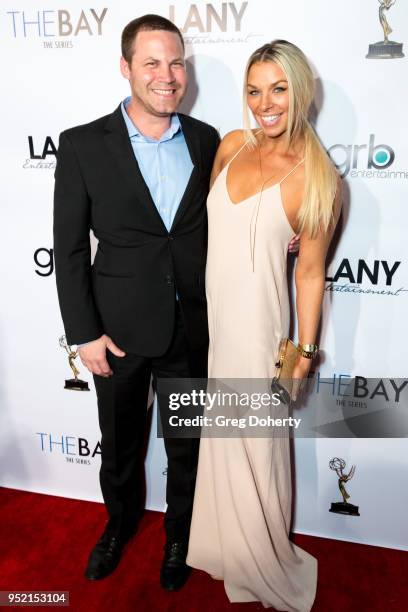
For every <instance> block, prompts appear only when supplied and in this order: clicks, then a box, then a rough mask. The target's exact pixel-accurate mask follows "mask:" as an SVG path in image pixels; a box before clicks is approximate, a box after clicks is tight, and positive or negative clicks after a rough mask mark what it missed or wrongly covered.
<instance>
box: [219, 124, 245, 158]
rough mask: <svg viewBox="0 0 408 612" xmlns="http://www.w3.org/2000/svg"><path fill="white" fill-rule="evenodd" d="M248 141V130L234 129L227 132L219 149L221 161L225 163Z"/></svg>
mask: <svg viewBox="0 0 408 612" xmlns="http://www.w3.org/2000/svg"><path fill="white" fill-rule="evenodd" d="M247 141H248V135H247V132H246V130H232V131H231V132H228V133H227V134H225V136H224V137H223V139H222V140H221V144H220V146H219V149H218V154H219V158H220V162H221V163H222V164H223V165H225V164H227V163H228V162H229V161H230V159H231V158H232V157H233V156H234V155H235V153H237V152H238V151H239V149H240V148H241V147H242V146H243V145H244V144H245V142H247Z"/></svg>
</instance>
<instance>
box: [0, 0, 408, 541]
mask: <svg viewBox="0 0 408 612" xmlns="http://www.w3.org/2000/svg"><path fill="white" fill-rule="evenodd" d="M384 4H385V3H384ZM91 7H92V8H91ZM379 8H380V4H379V3H378V0H359V2H343V1H341V0H332V1H331V2H328V1H327V0H312V1H311V2H303V1H302V0H285V2H280V1H278V0H271V1H270V2H267V3H265V2H262V1H261V0H248V1H247V2H240V1H237V2H218V1H214V2H212V3H207V2H201V1H199V2H196V3H195V4H191V3H189V2H185V1H184V0H177V2H175V1H174V2H173V3H172V4H170V3H169V4H168V3H167V2H165V1H162V0H150V1H149V2H147V1H144V0H140V1H139V2H137V3H131V2H126V1H124V0H115V2H112V1H110V2H102V3H98V4H92V5H87V3H86V2H84V1H83V0H81V1H79V0H68V1H67V2H64V3H60V4H59V3H58V2H53V3H48V4H44V3H41V2H40V1H39V0H19V2H16V1H10V2H3V3H2V6H1V9H0V40H1V43H0V44H1V59H0V61H1V74H2V85H3V95H2V101H1V103H2V107H3V109H2V117H3V121H2V128H1V139H0V147H1V149H2V168H3V176H2V181H1V186H0V189H1V205H2V208H3V213H4V214H3V224H2V227H3V234H2V240H1V250H2V256H1V257H2V262H3V267H2V272H1V276H2V289H3V290H2V300H1V311H2V316H1V323H0V346H1V350H0V364H1V367H0V372H1V377H0V385H1V387H0V389H1V391H0V402H1V405H0V484H1V485H3V486H6V487H13V488H17V489H23V490H28V491H38V492H44V493H50V494H55V495H61V496H66V497H72V498H79V499H87V500H100V499H101V496H100V492H99V484H98V470H99V465H100V449H99V429H98V423H97V409H96V398H95V392H94V389H93V383H92V379H91V376H90V375H89V373H88V372H86V371H85V370H84V368H83V367H80V369H81V377H82V378H86V379H87V380H88V381H90V386H91V392H90V393H78V392H75V393H74V392H70V391H66V390H64V389H63V386H64V380H65V379H66V378H70V377H71V371H70V369H69V367H68V361H67V355H66V353H65V352H64V351H63V349H61V348H60V347H59V343H58V339H59V337H60V336H61V335H62V333H63V327H62V322H61V319H60V314H59V308H58V302H57V295H56V289H55V275H54V270H53V252H52V194H53V174H54V167H55V153H56V147H57V144H58V135H59V133H60V132H61V131H62V130H63V129H66V128H68V127H71V126H73V125H76V124H80V123H86V122H88V121H91V120H92V119H94V118H96V117H98V116H102V115H105V114H107V113H109V112H111V111H113V110H114V109H115V107H116V106H117V105H118V104H119V102H120V101H121V100H122V99H123V98H124V97H126V95H128V83H127V82H126V81H125V80H124V79H123V78H122V77H121V75H120V72H119V57H120V34H121V31H122V29H123V27H124V25H125V24H126V23H127V22H128V21H130V20H131V19H133V18H135V17H137V16H140V15H142V14H143V13H147V12H150V13H151V12H156V13H158V14H161V15H163V16H166V17H169V18H170V19H172V20H173V21H174V22H175V23H176V24H177V25H178V26H179V27H180V28H181V30H182V32H183V34H184V36H185V39H186V43H187V58H188V64H189V73H190V89H189V94H188V96H187V99H186V100H185V101H184V103H183V110H184V111H185V112H186V111H187V112H189V113H191V114H192V115H193V116H195V117H197V118H199V119H202V120H204V121H207V122H208V123H211V124H212V125H214V126H216V127H217V128H218V129H219V130H220V133H221V134H224V133H225V132H227V131H229V130H231V129H233V128H237V127H241V125H242V124H241V90H242V76H243V71H244V66H245V63H246V60H247V58H248V56H249V55H250V53H251V52H252V51H253V50H254V49H255V48H257V47H258V46H260V45H261V44H263V43H265V42H267V41H269V40H272V39H274V38H285V39H287V40H290V41H292V42H294V43H296V44H297V45H298V46H300V47H301V48H302V49H303V50H304V52H305V53H306V55H307V56H308V58H309V59H310V61H311V64H312V66H313V69H314V72H315V76H316V80H317V98H316V108H315V116H316V126H317V130H318V133H319V135H320V137H321V139H322V141H323V143H324V145H325V146H326V148H327V149H328V150H329V151H330V153H331V155H332V157H333V159H334V160H335V161H336V163H337V164H338V165H339V166H340V168H341V170H342V172H343V175H344V177H345V182H346V189H345V205H344V215H343V227H344V229H343V231H342V233H341V236H340V239H339V241H338V244H337V248H336V250H335V253H334V256H333V257H332V258H331V259H330V262H329V265H328V270H327V283H326V293H325V302H324V316H323V325H322V333H321V345H322V346H323V347H324V359H323V362H322V364H321V367H320V375H321V376H322V377H325V378H326V379H330V380H331V382H332V383H333V384H332V389H333V391H332V394H333V396H339V401H344V400H343V399H342V398H341V397H340V395H341V385H339V383H341V381H344V380H347V377H349V376H357V375H358V376H362V377H367V378H368V377H376V378H381V379H382V383H381V384H380V387H377V389H375V388H374V389H371V390H370V394H371V395H373V394H374V395H375V394H376V393H377V394H378V393H380V392H381V393H382V394H383V397H384V401H385V405H387V401H386V400H387V399H390V401H391V400H393V399H394V400H395V399H396V398H395V393H396V392H395V385H394V386H393V385H392V383H391V382H390V380H389V379H393V380H395V379H403V380H405V379H404V376H406V374H407V372H406V369H407V366H406V363H407V359H406V347H407V346H408V333H407V325H406V312H407V307H408V278H407V246H406V245H407V227H408V226H407V222H408V211H407V200H408V191H407V187H408V139H407V133H406V108H407V103H408V57H405V58H392V59H367V58H366V55H367V53H368V49H369V44H372V43H375V42H378V41H380V40H382V39H383V30H382V28H381V25H380V22H379V19H378V11H379ZM384 14H385V15H386V17H387V19H388V21H389V23H390V25H391V27H392V29H393V32H392V34H390V39H392V40H395V41H397V42H400V43H403V44H404V51H405V53H406V54H408V5H407V3H406V2H405V1H404V0H397V1H396V2H395V4H393V5H392V6H391V8H390V9H389V10H388V11H387V9H384ZM69 231H70V228H69V227H67V232H69ZM401 384H402V383H401V380H399V382H398V385H401ZM404 393H405V395H404ZM407 394H408V391H407V388H404V389H402V391H401V393H400V397H399V401H400V403H401V405H402V404H403V402H404V401H405V406H406V404H407V401H406V397H407ZM356 409H358V410H359V414H361V411H362V410H363V412H364V405H362V404H360V405H359V406H356ZM352 410H353V405H350V406H349V410H348V415H349V416H350V411H351V414H352ZM155 433H156V431H155V418H154V417H153V419H152V431H151V439H150V446H149V451H148V455H147V459H146V472H147V495H148V497H147V506H148V507H149V508H153V509H160V510H162V509H163V507H164V488H165V478H166V458H165V454H164V450H163V445H162V440H160V439H157V438H156V435H155ZM403 435H404V436H405V435H406V431H405V432H402V431H401V437H400V438H384V437H381V435H380V434H379V437H378V438H368V437H366V438H356V437H353V435H352V433H351V432H350V431H349V432H348V434H347V436H348V437H345V436H344V437H340V436H339V437H336V438H333V437H331V438H323V437H319V438H314V439H297V440H296V441H295V468H296V508H295V522H294V529H295V531H298V532H303V533H310V534H316V535H320V536H327V537H333V538H339V539H345V540H350V541H358V542H365V543H370V544H376V545H381V546H389V547H394V548H403V549H408V529H407V523H406V521H407V507H408V486H407V480H408V479H407V474H408V444H407V440H406V438H403V437H402V436H403ZM336 456H337V457H342V458H343V459H344V460H345V461H346V464H347V465H346V471H348V470H349V468H350V467H351V465H353V464H355V465H356V473H355V475H354V478H353V479H352V480H350V481H349V482H348V484H347V490H348V492H349V493H350V494H351V498H350V502H352V503H354V504H355V505H358V506H359V508H360V516H359V517H357V516H355V517H354V516H343V515H339V514H334V513H330V512H328V509H329V507H330V504H331V502H333V501H340V499H341V498H340V496H339V491H338V486H337V477H336V474H335V473H334V472H333V471H331V470H330V469H329V465H328V463H329V460H330V459H331V458H332V457H336Z"/></svg>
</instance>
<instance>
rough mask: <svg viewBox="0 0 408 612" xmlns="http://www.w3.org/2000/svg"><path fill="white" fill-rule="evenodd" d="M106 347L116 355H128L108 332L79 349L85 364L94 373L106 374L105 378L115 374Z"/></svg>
mask: <svg viewBox="0 0 408 612" xmlns="http://www.w3.org/2000/svg"><path fill="white" fill-rule="evenodd" d="M106 349H109V350H110V352H111V353H113V354H114V355H116V357H124V356H125V355H126V353H125V352H124V351H122V350H121V349H120V348H119V347H118V346H116V344H115V343H114V342H112V340H111V339H110V338H109V336H107V335H106V334H104V335H103V336H101V337H100V338H98V339H97V340H93V341H92V342H88V344H86V345H85V346H83V347H82V348H80V349H78V353H79V356H80V358H81V361H82V363H83V364H84V366H85V367H86V368H88V370H89V371H90V372H92V374H97V375H98V376H104V377H105V378H107V377H108V376H111V375H112V374H113V372H112V370H111V369H110V367H109V364H108V362H107V360H106Z"/></svg>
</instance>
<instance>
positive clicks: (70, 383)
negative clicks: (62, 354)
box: [59, 336, 89, 391]
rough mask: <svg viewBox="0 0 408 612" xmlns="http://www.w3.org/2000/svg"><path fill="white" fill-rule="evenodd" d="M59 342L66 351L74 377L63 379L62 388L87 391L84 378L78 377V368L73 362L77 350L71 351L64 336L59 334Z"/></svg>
mask: <svg viewBox="0 0 408 612" xmlns="http://www.w3.org/2000/svg"><path fill="white" fill-rule="evenodd" d="M59 344H60V346H61V347H62V348H63V349H65V350H66V352H67V353H68V362H69V367H70V368H71V370H72V372H73V374H74V378H70V379H69V380H66V381H65V386H64V389H68V390H69V391H89V387H88V383H87V382H86V381H85V380H81V379H80V378H78V374H79V370H78V369H77V367H76V366H75V363H74V360H75V358H76V357H77V356H78V351H73V350H72V349H71V347H70V346H69V344H67V339H66V337H65V336H61V338H60V339H59Z"/></svg>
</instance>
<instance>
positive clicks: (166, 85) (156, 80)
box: [121, 30, 187, 117]
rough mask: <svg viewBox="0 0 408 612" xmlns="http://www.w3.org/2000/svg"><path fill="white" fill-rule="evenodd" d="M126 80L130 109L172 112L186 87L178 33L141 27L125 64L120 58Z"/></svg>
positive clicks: (163, 112)
mask: <svg viewBox="0 0 408 612" xmlns="http://www.w3.org/2000/svg"><path fill="white" fill-rule="evenodd" d="M121 70H122V74H123V76H124V77H125V78H126V79H128V80H129V83H130V88H131V91H132V98H133V104H134V108H138V109H139V110H140V111H141V112H145V113H148V114H149V115H154V116H155V117H166V116H169V115H171V114H172V113H174V112H175V111H176V109H177V107H178V105H179V104H180V102H181V100H182V99H183V97H184V95H185V92H186V88H187V73H186V68H185V62H184V50H183V46H182V44H181V40H180V38H179V36H178V35H177V34H176V33H174V32H167V31H166V30H142V31H141V32H138V33H137V35H136V38H135V41H134V43H133V55H132V60H131V63H130V64H128V63H127V62H126V61H125V60H124V59H123V58H122V59H121Z"/></svg>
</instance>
